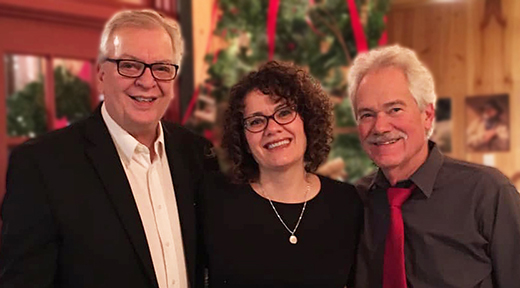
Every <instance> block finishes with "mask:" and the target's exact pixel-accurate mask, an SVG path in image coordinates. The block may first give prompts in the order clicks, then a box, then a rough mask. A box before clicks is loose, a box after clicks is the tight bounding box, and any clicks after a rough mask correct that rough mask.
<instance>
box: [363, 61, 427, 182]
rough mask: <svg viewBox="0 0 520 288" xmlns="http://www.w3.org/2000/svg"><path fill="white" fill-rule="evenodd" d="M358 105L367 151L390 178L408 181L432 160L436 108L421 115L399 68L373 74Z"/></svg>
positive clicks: (371, 73)
mask: <svg viewBox="0 0 520 288" xmlns="http://www.w3.org/2000/svg"><path fill="white" fill-rule="evenodd" d="M355 104H356V105H355V107H356V114H357V117H358V131H359V138H360V141H361V144H362V146H363V149H364V150H365V151H366V153H367V154H368V155H369V157H370V158H371V159H372V160H373V161H374V162H375V163H376V165H377V166H379V167H380V168H381V169H382V170H383V172H384V173H385V175H387V178H388V175H389V174H392V175H394V176H395V177H394V176H392V177H391V178H397V179H395V180H397V181H400V180H404V179H407V178H408V177H409V176H411V175H412V174H413V172H415V171H416V170H417V169H418V168H419V167H420V166H421V165H422V164H423V163H424V161H425V160H426V158H427V156H428V144H427V143H428V141H427V137H426V133H427V131H428V130H429V129H430V128H431V126H432V122H433V118H434V108H433V105H432V104H429V105H427V106H426V108H425V109H424V111H420V109H419V107H418V105H417V102H416V101H415V99H414V97H413V95H412V94H411V93H410V91H409V89H408V81H407V79H406V76H405V75H404V73H403V72H402V70H400V69H399V68H396V67H386V68H382V69H379V70H376V71H372V72H369V73H368V74H367V75H366V76H365V77H364V78H363V80H362V81H361V83H360V84H359V88H358V91H357V97H356V103H355ZM389 180H390V181H391V182H393V181H392V180H394V179H389ZM392 184H395V183H392Z"/></svg>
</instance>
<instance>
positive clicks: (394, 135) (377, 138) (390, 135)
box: [365, 131, 408, 143]
mask: <svg viewBox="0 0 520 288" xmlns="http://www.w3.org/2000/svg"><path fill="white" fill-rule="evenodd" d="M399 138H403V139H405V140H406V139H407V138H408V135H406V134H405V133H404V132H401V131H395V132H387V133H383V134H371V135H370V136H368V137H367V139H366V140H365V141H367V142H370V143H384V142H388V141H392V140H397V139H399Z"/></svg>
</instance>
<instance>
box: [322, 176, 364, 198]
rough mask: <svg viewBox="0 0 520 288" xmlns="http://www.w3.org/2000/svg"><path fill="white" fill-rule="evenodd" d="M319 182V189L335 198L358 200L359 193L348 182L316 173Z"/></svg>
mask: <svg viewBox="0 0 520 288" xmlns="http://www.w3.org/2000/svg"><path fill="white" fill-rule="evenodd" d="M318 177H319V179H320V182H321V190H322V192H324V193H325V194H326V195H328V196H331V197H337V198H346V199H348V200H351V201H352V200H354V201H356V202H357V201H358V200H360V199H359V195H358V193H357V190H356V187H355V186H354V185H352V184H350V183H348V182H342V181H338V180H334V179H331V178H328V177H325V176H321V175H318Z"/></svg>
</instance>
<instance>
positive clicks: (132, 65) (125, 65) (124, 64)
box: [119, 61, 143, 70]
mask: <svg viewBox="0 0 520 288" xmlns="http://www.w3.org/2000/svg"><path fill="white" fill-rule="evenodd" d="M142 66H143V65H142V64H141V63H139V62H133V61H121V62H119V68H121V69H136V70H139V69H141V67H142Z"/></svg>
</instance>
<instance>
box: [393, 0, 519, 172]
mask: <svg viewBox="0 0 520 288" xmlns="http://www.w3.org/2000/svg"><path fill="white" fill-rule="evenodd" d="M501 3H502V12H503V15H504V18H505V19H506V21H507V22H506V25H505V26H502V25H500V24H499V23H498V21H497V19H496V17H495V16H493V17H491V19H490V21H489V23H488V24H487V25H486V26H485V27H482V25H481V23H482V22H483V19H484V15H485V0H465V1H457V2H435V1H427V0H416V1H408V0H407V1H404V0H403V1H396V2H395V3H394V4H393V6H392V9H391V12H390V14H389V21H388V23H389V27H388V33H389V40H390V41H389V42H390V43H399V44H401V45H403V46H406V47H409V48H412V49H414V50H415V51H416V52H417V53H418V56H419V58H420V59H421V60H422V61H423V62H424V63H426V65H427V66H428V68H429V69H430V70H431V71H432V73H433V75H434V78H435V82H436V89H437V94H438V95H439V97H450V98H451V99H452V121H453V133H452V153H451V156H453V157H455V158H459V159H465V160H468V161H471V162H475V163H482V162H483V156H484V154H483V153H470V152H469V151H467V149H466V147H465V132H466V104H465V99H466V97H468V96H476V95H489V94H501V93H508V94H509V95H510V99H509V103H510V115H511V116H510V134H511V135H510V136H511V142H510V151H508V152H499V153H498V152H497V153H493V155H494V157H495V163H496V165H495V166H496V167H497V168H498V169H500V170H501V171H502V172H503V173H504V174H506V175H507V176H510V177H511V176H512V175H513V174H515V173H517V172H520V113H518V112H520V111H519V110H520V53H518V52H516V53H515V52H514V51H520V33H519V32H518V31H520V1H517V0H501Z"/></svg>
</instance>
